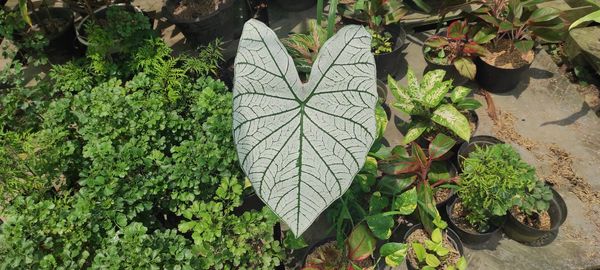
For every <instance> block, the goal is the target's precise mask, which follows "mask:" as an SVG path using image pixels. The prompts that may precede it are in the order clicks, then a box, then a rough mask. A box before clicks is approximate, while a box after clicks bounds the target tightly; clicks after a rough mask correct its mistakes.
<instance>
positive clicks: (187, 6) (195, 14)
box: [163, 0, 245, 45]
mask: <svg viewBox="0 0 600 270" xmlns="http://www.w3.org/2000/svg"><path fill="white" fill-rule="evenodd" d="M243 5H245V1H237V0H167V1H166V3H165V6H164V8H163V13H164V14H165V17H166V18H167V20H168V21H169V22H170V23H173V24H175V25H176V26H177V28H178V29H179V30H181V32H182V33H183V35H184V36H185V38H186V40H187V42H189V43H191V44H194V45H206V44H208V43H209V42H211V41H212V40H214V39H216V38H221V39H225V40H228V39H233V38H236V37H239V35H240V33H241V30H242V25H243V21H242V20H243V19H244V18H245V14H240V12H239V11H240V10H244V7H243Z"/></svg>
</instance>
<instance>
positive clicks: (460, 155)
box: [456, 135, 504, 171]
mask: <svg viewBox="0 0 600 270" xmlns="http://www.w3.org/2000/svg"><path fill="white" fill-rule="evenodd" d="M500 143H504V142H503V141H501V140H500V139H498V138H496V137H493V136H488V135H478V136H473V137H472V138H471V139H470V140H469V141H465V142H463V143H462V145H461V146H460V148H458V152H457V153H456V166H457V168H458V170H460V171H462V166H463V164H462V163H463V161H464V160H465V158H466V157H468V156H469V153H471V152H473V151H475V150H477V148H484V147H488V146H490V145H494V144H500Z"/></svg>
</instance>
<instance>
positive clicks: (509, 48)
mask: <svg viewBox="0 0 600 270" xmlns="http://www.w3.org/2000/svg"><path fill="white" fill-rule="evenodd" d="M487 48H488V50H489V51H490V54H489V55H488V56H486V57H481V60H483V61H484V62H486V63H487V64H489V65H492V66H495V67H498V68H504V69H517V68H520V67H523V66H526V65H529V64H531V63H532V62H533V58H534V56H535V54H534V52H533V51H532V50H531V51H528V52H527V53H525V54H523V53H521V51H519V50H517V49H516V48H514V43H513V42H512V41H511V40H508V39H501V40H499V41H498V43H497V45H496V46H487Z"/></svg>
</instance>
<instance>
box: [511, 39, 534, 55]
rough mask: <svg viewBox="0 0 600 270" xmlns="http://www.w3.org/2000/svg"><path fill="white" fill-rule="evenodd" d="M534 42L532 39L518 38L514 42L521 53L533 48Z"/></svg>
mask: <svg viewBox="0 0 600 270" xmlns="http://www.w3.org/2000/svg"><path fill="white" fill-rule="evenodd" d="M533 45H535V43H534V42H533V40H519V41H516V42H515V47H516V48H517V50H519V51H520V52H522V53H527V52H529V51H531V49H533Z"/></svg>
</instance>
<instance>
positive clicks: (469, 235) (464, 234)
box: [446, 196, 506, 246]
mask: <svg viewBox="0 0 600 270" xmlns="http://www.w3.org/2000/svg"><path fill="white" fill-rule="evenodd" d="M458 200H459V198H458V197H457V196H455V197H454V198H453V199H452V200H451V201H450V203H449V204H447V205H446V215H448V226H449V227H450V228H452V230H454V231H455V232H456V234H458V236H459V237H460V240H461V241H462V242H463V243H464V244H466V245H469V246H479V245H484V244H486V243H488V242H489V241H490V240H491V239H492V237H494V236H496V235H498V234H500V233H501V230H500V229H501V227H502V225H503V224H504V223H505V222H506V217H505V216H504V217H501V218H500V223H499V224H498V226H495V225H491V226H490V227H491V228H490V229H489V230H488V231H487V232H484V233H479V232H472V231H467V230H465V229H462V228H461V227H459V226H458V224H456V223H455V222H454V219H453V218H452V209H454V205H455V204H456V203H457V202H458Z"/></svg>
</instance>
